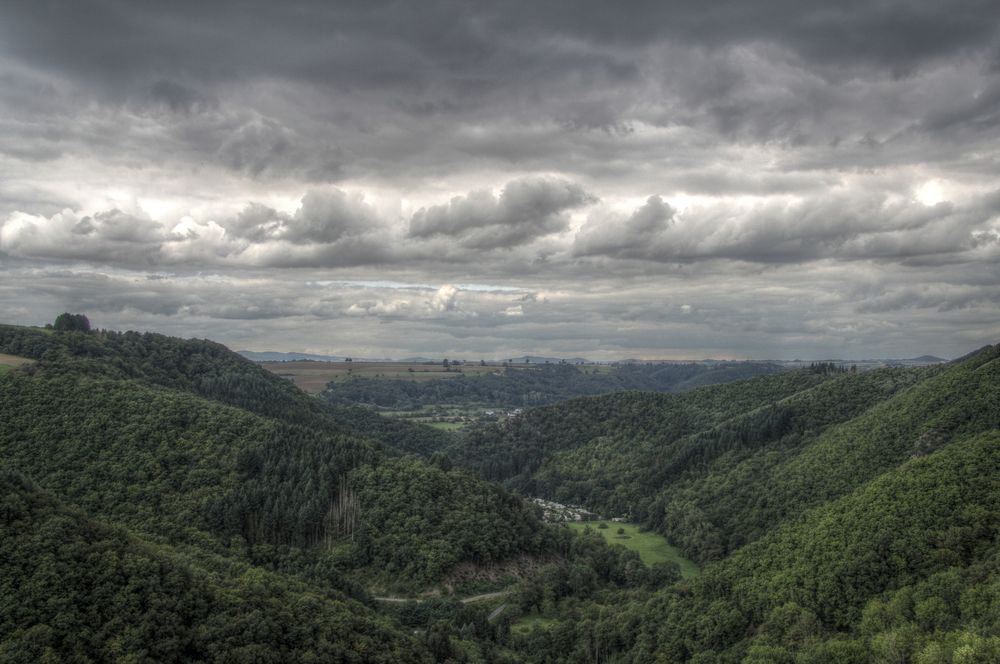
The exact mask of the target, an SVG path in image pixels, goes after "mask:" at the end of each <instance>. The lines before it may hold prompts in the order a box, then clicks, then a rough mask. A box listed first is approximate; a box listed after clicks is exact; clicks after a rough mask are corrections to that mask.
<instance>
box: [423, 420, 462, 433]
mask: <svg viewBox="0 0 1000 664" xmlns="http://www.w3.org/2000/svg"><path fill="white" fill-rule="evenodd" d="M427 424H428V425H430V426H432V427H434V428H435V429H442V430H443V431H458V430H459V429H462V428H463V427H465V425H464V424H463V423H461V422H427Z"/></svg>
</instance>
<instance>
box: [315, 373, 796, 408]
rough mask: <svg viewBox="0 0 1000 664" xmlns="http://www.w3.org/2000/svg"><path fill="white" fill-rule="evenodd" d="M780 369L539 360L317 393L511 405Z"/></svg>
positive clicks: (669, 387)
mask: <svg viewBox="0 0 1000 664" xmlns="http://www.w3.org/2000/svg"><path fill="white" fill-rule="evenodd" d="M781 371H783V368H782V367H780V366H779V365H776V364H769V363H766V362H734V363H722V364H714V365H708V364H696V363H690V364H644V363H636V364H621V365H615V366H611V367H607V366H602V367H595V366H586V365H584V366H575V365H572V364H540V365H538V366H534V367H517V368H504V369H498V371H497V372H495V373H487V374H484V375H477V376H465V375H459V376H456V377H453V378H438V379H434V380H422V381H410V380H398V379H391V378H368V377H353V378H349V379H348V380H345V381H339V382H333V383H330V384H329V385H327V387H326V389H325V390H324V391H323V392H322V393H321V396H322V398H323V399H325V400H326V401H328V402H329V403H334V404H363V405H368V406H378V407H380V408H391V409H396V410H408V409H414V408H419V407H421V406H433V405H439V404H451V405H483V406H490V407H496V408H516V407H525V406H540V405H544V404H551V403H555V402H557V401H562V400H565V399H571V398H573V397H578V396H583V395H593V394H605V393H607V392H620V391H622V390H643V391H647V392H681V391H684V390H688V389H691V388H694V387H700V386H703V385H714V384H716V383H728V382H732V381H736V380H743V379H746V378H751V377H753V376H760V375H766V374H773V373H779V372H781Z"/></svg>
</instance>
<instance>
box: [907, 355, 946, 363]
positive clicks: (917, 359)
mask: <svg viewBox="0 0 1000 664" xmlns="http://www.w3.org/2000/svg"><path fill="white" fill-rule="evenodd" d="M908 361H909V362H921V363H923V364H940V363H941V362H947V361H948V360H945V359H943V358H940V357H935V356H934V355H921V356H920V357H911V358H910V359H909V360H908Z"/></svg>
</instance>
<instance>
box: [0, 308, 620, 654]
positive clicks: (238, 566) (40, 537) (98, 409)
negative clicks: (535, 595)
mask: <svg viewBox="0 0 1000 664" xmlns="http://www.w3.org/2000/svg"><path fill="white" fill-rule="evenodd" d="M0 352H3V353H6V354H10V355H17V356H20V357H25V358H30V359H32V360H34V362H32V363H30V364H26V365H24V366H22V367H20V368H19V369H18V370H14V371H7V372H4V373H3V374H2V375H0V422H2V426H0V459H2V468H0V470H2V471H3V472H4V473H6V475H4V482H5V484H4V487H5V494H9V504H8V505H5V508H4V512H3V521H2V528H3V542H4V546H5V547H7V548H6V549H5V551H4V553H5V556H4V563H5V564H7V565H8V567H6V568H5V569H4V570H3V571H2V580H0V581H2V583H3V584H4V587H5V589H9V590H10V593H5V595H4V605H3V607H2V613H0V624H2V625H3V627H4V629H3V630H2V632H0V635H2V636H0V652H2V653H4V657H3V658H2V659H3V661H35V655H37V654H38V653H39V652H41V653H42V654H45V653H48V655H46V656H49V657H50V658H54V660H56V661H65V660H67V659H74V658H75V659H77V660H78V661H88V660H91V661H105V660H109V659H114V657H112V654H115V653H117V654H115V657H119V656H120V657H121V658H126V659H127V658H129V657H131V658H134V661H167V660H170V659H173V660H176V661H190V660H198V659H208V660H217V661H234V662H235V661H309V660H310V658H312V659H315V660H316V661H328V659H330V658H332V660H333V661H341V660H345V661H355V660H356V661H369V660H378V661H397V659H396V658H395V657H394V656H393V655H392V653H393V652H396V651H397V650H398V649H400V648H401V649H402V650H404V651H407V652H408V653H410V654H408V655H407V657H409V656H411V655H412V657H413V658H414V659H415V660H421V659H422V658H433V652H432V651H433V648H430V647H429V646H428V645H427V644H424V643H423V642H421V643H418V644H417V645H413V644H412V643H409V642H410V641H412V639H411V638H410V637H408V636H405V634H408V633H409V632H407V631H406V630H405V629H403V628H402V627H401V626H400V625H399V624H398V622H396V621H394V620H393V619H391V618H387V617H382V616H380V615H379V614H378V613H377V612H376V611H375V605H373V604H372V599H371V595H370V594H369V589H370V588H383V589H388V590H393V589H395V590H398V591H401V592H404V593H405V592H416V591H418V590H420V589H423V588H426V587H428V586H429V585H433V584H436V583H438V582H441V581H444V580H445V578H446V576H447V574H448V573H449V572H450V571H451V569H452V568H453V567H455V566H456V565H458V564H465V565H484V566H488V565H491V564H493V563H498V562H503V561H504V560H506V559H507V558H511V557H513V556H520V557H524V556H528V557H536V558H538V559H551V560H553V561H556V562H555V563H554V564H556V566H559V565H562V564H565V563H564V562H561V561H563V560H565V558H566V554H567V551H568V550H569V544H568V543H567V542H566V536H565V535H564V534H562V533H559V532H557V531H555V530H553V529H551V528H547V527H545V526H544V524H542V523H541V521H540V520H539V516H538V512H537V509H536V508H534V507H533V506H531V505H529V504H527V503H525V502H523V501H521V500H520V499H518V498H515V497H513V496H511V495H510V494H508V493H506V492H505V491H504V490H502V489H501V488H499V487H498V486H496V485H492V484H489V483H487V482H484V481H482V480H480V479H477V478H475V477H474V476H473V475H471V474H469V473H468V472H466V471H463V470H459V469H449V468H448V467H447V464H444V463H441V464H438V465H430V464H426V463H424V462H422V461H419V460H417V459H415V458H412V457H410V458H407V457H405V456H403V455H402V451H401V450H400V449H398V448H395V447H393V446H392V445H391V442H384V441H391V440H395V441H397V442H400V443H401V444H403V443H405V444H406V445H417V446H418V447H419V445H418V444H417V443H415V442H414V440H418V439H419V434H421V433H423V434H427V432H428V431H432V430H426V431H425V430H424V428H421V427H417V426H415V425H408V424H405V423H398V422H397V423H386V424H385V426H376V425H377V424H380V422H374V423H373V422H372V421H371V417H372V416H371V415H370V414H365V415H363V416H361V417H341V414H342V413H343V411H342V410H338V409H335V408H331V407H329V406H326V405H325V404H323V403H322V402H321V401H319V400H316V399H314V398H312V397H309V396H307V395H305V394H304V393H302V392H300V391H298V390H297V388H295V387H294V386H292V385H290V384H289V383H287V382H286V381H284V380H282V379H280V378H278V377H276V376H273V375H271V374H269V373H267V372H266V371H264V370H262V369H260V368H259V367H257V366H256V365H254V364H253V363H251V362H249V361H246V360H244V359H242V358H240V357H239V356H238V355H235V354H233V353H231V352H229V351H228V350H227V349H225V347H223V346H221V345H218V344H214V343H211V342H207V341H199V340H191V341H184V340H179V339H172V338H169V337H163V336H161V335H155V334H138V333H116V332H106V331H89V330H82V329H66V330H42V329H35V328H21V327H14V326H0ZM360 429H369V431H361V430H360ZM408 433H415V434H417V435H415V436H408V435H407V434H408ZM367 434H370V435H367ZM411 439H412V440H411ZM64 531H65V532H64ZM64 537H65V538H67V539H65V542H61V541H60V540H62V539H64ZM75 540H79V541H80V542H81V543H80V545H79V547H77V548H76V549H74V548H73V547H72V546H71V545H70V542H72V541H75ZM604 548H607V547H604ZM46 551H50V553H45V552H46ZM42 554H44V556H48V557H44V556H43V558H39V556H40V555H42ZM43 559H44V560H50V559H51V564H50V569H44V570H41V569H40V570H34V569H32V572H31V573H32V574H34V575H37V576H38V579H37V583H34V584H27V585H25V584H24V583H23V581H25V579H24V578H22V575H23V570H28V569H31V565H30V564H29V563H30V561H33V560H43ZM17 561H21V562H17ZM74 561H77V562H80V563H81V564H80V566H79V567H78V569H77V570H76V571H75V572H74V573H73V574H68V573H67V574H66V576H67V578H74V579H78V583H79V588H74V589H73V590H72V592H70V590H67V591H66V592H67V594H66V596H64V597H61V598H59V602H53V601H52V600H51V598H50V597H49V595H50V594H53V593H54V594H56V595H59V592H60V591H59V590H58V584H59V580H60V577H61V576H63V571H64V568H66V567H67V566H72V565H73V564H74ZM626 562H627V561H625V560H623V561H622V563H621V564H622V565H623V566H624V565H625V564H626ZM46 565H49V563H46ZM150 567H152V568H156V569H159V570H161V573H160V576H157V575H153V576H148V575H146V574H145V573H144V572H143V570H145V569H147V568H150ZM18 570H22V571H21V572H19V571H18ZM132 575H135V576H136V578H135V579H132ZM139 577H141V578H139ZM244 582H246V585H244ZM88 584H89V585H88ZM144 584H147V585H144ZM119 586H121V587H119ZM67 588H68V586H67ZM296 589H302V592H303V594H301V595H298V594H296V593H297V592H298V590H296ZM15 591H16V592H15ZM307 591H308V592H307ZM122 593H124V594H125V595H126V597H124V598H123V599H121V600H120V601H122V602H126V603H127V602H129V601H131V602H133V603H134V602H138V607H139V608H136V609H135V610H136V611H139V612H140V613H141V614H142V615H141V620H142V621H147V622H149V624H150V627H149V631H147V632H142V633H140V632H134V631H130V630H133V627H134V626H132V625H131V622H130V619H129V618H128V616H119V615H118V614H117V613H116V612H115V611H114V610H112V609H111V608H107V607H103V604H102V603H103V602H104V599H103V598H107V599H108V600H111V599H113V598H114V597H118V596H119V595H121V594H122ZM242 594H248V596H247V597H246V598H244V597H243V596H242ZM160 595H163V596H169V597H172V598H175V599H176V601H177V603H176V604H171V605H170V606H164V607H162V614H161V609H160V608H159V604H160V603H161V602H160V600H158V599H156V598H157V597H159V596H160ZM314 595H315V596H314ZM188 596H191V597H192V598H193V599H191V598H189V597H188ZM130 598H131V599H130ZM215 598H217V600H216V599H215ZM189 600H190V601H189ZM116 601H117V600H116ZM164 601H166V600H164ZM254 601H257V602H260V603H261V605H260V606H256V605H253V604H252V602H254ZM63 603H66V604H72V605H73V607H72V610H71V613H72V614H73V615H74V616H76V617H73V618H70V617H69V615H70V614H67V613H66V611H70V609H66V610H64V609H63V608H61V607H62V604H63ZM150 603H152V604H150ZM99 605H100V606H99ZM314 605H315V606H314ZM313 611H314V612H315V613H316V615H315V616H314V617H310V618H309V619H308V620H307V619H306V618H305V613H309V612H313ZM74 612H75V613H74ZM148 612H153V613H152V614H151V615H147V613H148ZM240 612H243V613H246V614H247V615H252V614H253V613H254V612H257V613H259V614H260V616H259V618H260V620H261V621H263V622H262V625H265V624H269V621H275V622H274V625H275V627H274V629H275V635H273V636H274V638H271V637H270V636H268V635H267V633H266V631H262V632H261V633H260V637H259V638H260V639H262V641H261V642H260V643H257V644H256V645H254V643H253V642H251V641H248V642H247V644H246V647H247V648H248V649H247V650H246V651H245V652H243V654H240V652H241V651H240V650H239V649H238V648H237V649H233V650H230V649H229V646H228V645H227V643H232V639H236V640H237V641H238V634H236V635H232V634H230V635H228V636H227V633H226V632H225V630H224V629H222V626H224V625H225V623H226V620H227V616H230V617H231V616H232V615H233V614H234V613H240ZM272 612H273V613H274V615H271V613H272ZM327 614H328V617H327ZM136 615H138V614H136ZM208 617H211V620H212V621H214V622H218V623H219V625H220V627H219V629H220V630H222V631H218V632H217V631H213V628H212V627H211V626H210V625H207V624H206V622H205V621H206V620H208ZM136 619H137V620H139V619H140V618H136ZM161 619H162V622H161ZM245 620H250V618H249V617H248V618H245ZM312 621H315V622H312ZM234 622H235V623H236V624H237V625H238V624H239V622H240V621H238V620H235V621H234ZM85 624H87V625H89V626H88V627H86V628H84V627H82V626H83V625H85ZM171 625H176V627H171ZM227 629H229V627H227ZM232 629H236V628H235V627H232ZM261 629H262V630H263V629H264V627H263V626H262V627H261ZM450 629H451V627H449V630H450ZM156 630H162V631H156ZM288 631H291V632H294V633H293V634H291V635H289V634H286V633H285V632H288ZM452 631H454V634H453V635H452V634H451V632H448V633H446V634H445V637H444V639H445V640H446V641H448V642H449V643H450V642H451V640H453V639H454V640H455V642H456V643H459V644H461V643H463V642H466V641H467V640H466V641H463V638H464V637H463V635H462V634H460V633H458V632H457V631H456V630H452ZM29 632H30V633H29ZM154 633H155V634H157V636H155V637H153V636H150V635H151V634H154ZM279 633H280V635H279ZM437 634H438V640H439V641H440V640H441V633H440V630H439V632H438V633H437ZM39 635H42V636H44V637H45V639H42V640H40V641H39V640H38V639H36V637H38V636H39ZM161 638H162V639H165V641H164V642H163V643H147V641H149V640H150V639H152V640H156V639H161ZM254 638H258V637H257V636H255V637H254ZM227 639H229V641H227ZM36 641H37V643H47V644H48V645H45V646H44V647H42V646H38V647H39V648H42V649H41V650H37V649H36V650H32V648H35V645H32V644H36ZM168 641H169V642H168ZM382 641H384V643H382ZM397 641H399V642H401V643H404V644H407V645H402V646H400V645H398V644H397V643H396V642H397ZM366 643H367V644H369V645H365V644H366ZM329 644H333V645H332V646H330V647H333V648H334V650H330V648H329V647H328V645H329ZM393 644H396V645H393ZM36 645H37V644H36ZM487 645H488V644H487ZM487 645H475V644H473V645H471V646H468V644H467V649H468V650H469V653H477V652H479V651H480V650H481V649H482V648H487ZM489 647H492V646H489ZM143 648H145V650H143ZM160 649H162V652H161V650H160ZM338 649H339V650H338ZM487 649H489V648H487ZM369 650H370V651H371V652H372V653H376V652H377V653H379V654H378V656H377V657H368V656H367V655H365V656H359V655H358V652H363V651H369ZM411 650H412V653H411V652H410V651H411ZM335 651H336V652H339V653H340V654H336V655H334V654H332V653H334V652H335ZM224 652H225V653H228V654H226V656H222V654H221V653H224ZM449 652H452V650H451V649H449ZM455 652H465V650H462V649H461V648H459V649H458V650H457V651H455ZM351 653H353V654H351ZM466 654H468V653H466ZM402 659H403V660H406V659H407V658H406V657H404V658H402Z"/></svg>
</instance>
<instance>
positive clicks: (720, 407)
mask: <svg viewBox="0 0 1000 664" xmlns="http://www.w3.org/2000/svg"><path fill="white" fill-rule="evenodd" d="M0 353H3V354H5V355H6V356H10V357H15V358H25V359H27V360H31V361H30V362H20V361H19V362H18V363H17V364H11V365H10V366H11V368H9V369H8V370H6V371H5V372H3V373H2V374H0V495H2V498H0V661H4V662H6V661H11V662H34V661H81V662H85V661H95V662H97V661H136V662H147V661H148V662H152V661H157V662H159V661H178V662H179V661H218V662H260V661H274V662H283V661H287V662H292V661H357V662H361V661H386V662H388V661H392V662H396V661H427V662H430V661H441V662H484V663H485V662H509V663H513V662H537V663H538V664H542V663H545V664H551V663H556V662H565V663H567V664H568V663H570V662H572V663H576V662H595V663H596V662H622V663H625V662H630V663H635V664H640V663H642V664H645V663H647V662H655V663H669V662H698V663H699V664H706V663H714V664H730V663H731V664H736V663H742V664H764V663H772V662H777V663H783V662H787V663H790V664H839V663H841V662H845V663H848V664H850V663H854V662H856V663H858V664H862V663H867V662H902V663H910V662H912V663H914V664H968V663H970V662H972V663H992V662H996V661H1000V612H998V610H997V607H998V606H1000V346H997V347H987V348H984V349H981V350H980V351H977V352H976V353H973V354H970V355H968V356H966V357H964V358H962V359H961V360H958V361H955V362H952V363H950V364H948V365H941V366H935V367H924V368H919V369H899V368H896V369H881V370H875V371H867V372H854V371H844V370H843V369H842V368H840V367H835V366H832V365H829V364H821V365H816V366H813V367H811V368H809V369H806V370H797V371H790V372H780V373H774V374H769V375H764V376H757V377H754V378H751V379H749V380H744V381H738V382H730V383H726V384H720V385H710V386H704V387H699V388H696V389H691V390H688V391H685V392H681V393H669V394H664V393H653V392H638V391H621V392H615V393H612V394H607V395H603V396H596V397H584V398H577V399H572V400H569V401H566V402H563V403H559V404H555V405H551V406H546V407H542V408H538V409H529V410H526V411H525V412H524V413H522V414H520V415H518V416H516V417H510V418H504V419H503V420H502V421H501V422H499V423H497V424H493V425H490V426H486V427H483V428H480V429H476V430H473V431H471V432H469V433H467V434H464V435H463V434H447V433H444V432H437V431H433V430H431V429H428V428H426V427H421V426H417V425H412V424H407V423H405V422H400V421H394V420H386V419H385V418H382V417H381V416H379V415H378V414H377V413H375V412H373V411H371V410H368V409H364V408H357V407H349V406H341V405H331V404H329V403H326V402H324V401H323V400H321V399H315V398H313V397H309V396H307V395H306V394H304V393H302V392H300V391H299V390H298V389H296V388H295V387H294V386H293V385H291V384H289V383H287V382H286V381H284V380H282V379H281V378H279V377H276V376H273V375H271V374H269V373H267V372H266V371H264V370H262V369H260V368H259V367H257V366H256V365H254V364H253V363H251V362H248V361H246V360H243V359H242V358H240V357H239V356H236V355H235V354H232V353H230V352H229V351H228V350H226V349H225V348H224V347H222V346H219V345H218V344H213V343H211V342H207V341H196V340H195V341H183V340H179V339H172V338H169V337H163V336H160V335H151V334H139V333H115V332H104V331H89V330H86V329H79V327H78V326H70V327H67V328H66V329H61V330H41V329H35V328H19V327H13V326H0ZM488 480H496V481H499V482H501V483H503V484H506V485H507V488H508V489H513V490H514V491H515V492H520V493H522V494H526V495H534V496H541V497H547V498H550V499H554V500H558V501H561V502H569V503H578V504H583V505H586V506H588V507H589V508H591V509H593V510H594V511H597V512H598V513H600V514H602V515H604V516H606V517H611V516H622V517H628V518H629V520H630V521H635V522H638V523H640V524H642V525H643V526H644V527H645V528H647V529H649V530H653V531H656V532H658V533H660V534H662V535H665V536H666V537H667V538H669V540H670V541H671V542H673V543H674V544H676V545H678V546H679V547H681V548H682V549H683V551H684V552H685V553H686V554H687V555H688V556H689V557H691V558H693V559H695V560H697V561H699V562H700V563H702V565H703V569H702V573H701V574H700V575H699V576H696V577H694V578H685V579H682V578H681V577H680V573H679V569H678V567H677V565H676V564H674V563H673V562H669V563H657V564H656V565H653V566H646V565H644V564H643V563H642V562H641V560H640V557H639V555H638V554H637V553H636V552H635V551H630V550H627V549H625V548H623V547H617V546H608V545H607V544H606V543H605V539H604V538H603V537H601V536H599V535H598V534H597V533H595V532H590V533H588V532H584V533H583V535H576V534H574V533H573V532H572V531H571V530H570V529H568V528H562V527H559V526H546V525H544V524H542V523H541V522H540V520H539V514H538V511H537V510H536V508H534V507H533V506H530V505H529V504H527V503H525V502H524V501H522V500H521V499H520V498H518V497H517V496H516V495H513V494H512V493H508V491H507V490H505V489H504V488H502V487H501V486H499V485H497V484H493V483H490V482H489V481H488ZM605 525H607V524H605ZM611 527H612V528H613V527H614V524H611ZM630 528H634V527H633V526H630ZM623 530H624V529H623ZM603 532H604V533H606V534H607V533H610V532H611V531H609V530H605V531H603ZM620 536H621V537H625V535H624V534H623V535H620ZM610 539H611V540H612V541H614V538H610ZM470 570H471V571H472V572H475V571H476V570H480V571H482V570H491V572H490V574H492V575H493V576H490V574H486V575H485V576H482V577H481V578H480V577H478V576H476V574H475V573H473V574H471V576H470ZM504 574H506V575H507V576H506V577H504V579H505V580H504V581H503V582H502V584H501V585H489V584H490V583H496V579H498V578H500V577H501V576H503V575H504ZM463 575H465V576H463ZM469 578H472V579H473V581H472V582H469V581H467V580H466V581H463V580H461V579H469ZM483 579H486V580H485V581H484V580H483ZM490 579H492V581H491V580H490ZM467 582H468V583H472V584H473V586H472V587H475V585H474V584H475V583H480V584H481V583H486V584H487V586H486V587H485V589H480V590H472V591H471V592H475V593H483V594H484V597H486V598H488V599H490V598H491V599H490V601H488V602H486V603H484V604H463V603H461V602H459V601H458V600H457V599H455V598H450V597H447V596H444V597H438V598H427V597H425V598H424V599H423V601H421V602H415V601H411V602H388V603H381V604H380V603H377V602H375V601H374V599H373V597H372V593H371V590H372V589H373V588H377V589H379V590H380V591H381V592H389V593H396V594H399V595H404V596H407V595H409V596H413V595H417V594H419V593H421V592H423V591H425V590H428V589H430V588H436V589H437V590H438V591H440V590H441V589H442V588H446V587H450V585H451V584H457V583H467ZM392 599H397V598H392Z"/></svg>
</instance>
